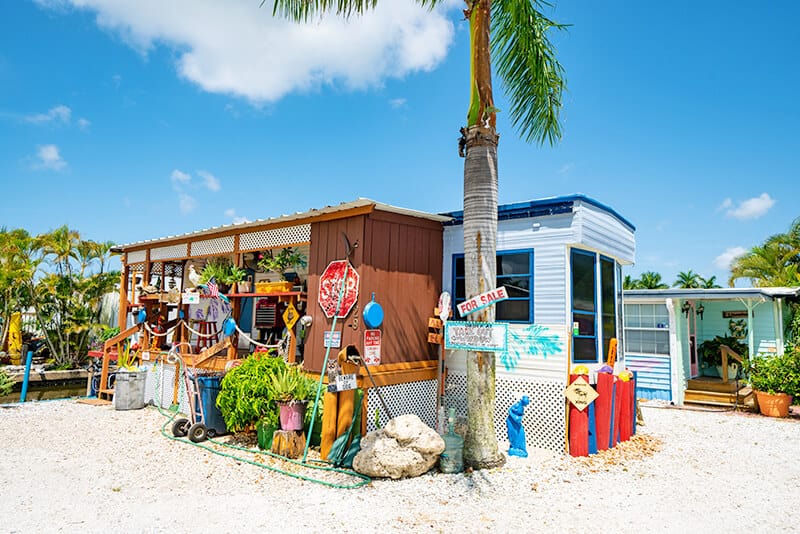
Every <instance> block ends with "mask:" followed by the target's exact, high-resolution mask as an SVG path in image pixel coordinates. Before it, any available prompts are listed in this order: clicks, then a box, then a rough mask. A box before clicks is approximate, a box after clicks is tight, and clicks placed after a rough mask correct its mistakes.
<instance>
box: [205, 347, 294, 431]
mask: <svg viewBox="0 0 800 534" xmlns="http://www.w3.org/2000/svg"><path fill="white" fill-rule="evenodd" d="M286 367H287V366H286V363H285V362H284V361H283V358H279V357H274V356H270V355H268V354H267V353H256V354H251V355H250V356H248V357H247V358H245V359H244V360H243V361H242V364H241V365H239V366H238V367H234V368H233V369H231V370H230V371H229V372H228V373H227V374H226V375H225V377H224V378H223V379H222V383H221V388H220V392H219V395H217V407H218V408H219V410H220V412H221V413H222V418H223V419H225V426H226V427H227V428H228V430H231V431H232V432H240V431H242V430H245V429H248V428H250V427H252V426H254V425H255V424H256V423H257V422H258V421H259V420H261V419H268V420H271V419H272V418H273V416H274V417H275V418H277V417H278V407H277V404H276V403H275V400H276V399H275V392H274V389H273V387H272V377H273V375H275V374H276V373H278V372H280V371H283V370H284V369H286ZM273 414H274V415H273Z"/></svg>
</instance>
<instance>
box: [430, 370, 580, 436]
mask: <svg viewBox="0 0 800 534" xmlns="http://www.w3.org/2000/svg"><path fill="white" fill-rule="evenodd" d="M445 392H446V393H445V407H446V408H450V407H453V408H455V409H456V415H459V416H462V417H466V415H467V377H466V375H464V374H457V373H453V372H450V373H449V374H448V375H447V386H446V389H445ZM495 395H496V400H495V411H494V429H495V434H496V435H497V440H498V441H499V442H500V443H508V431H507V430H506V418H507V417H508V409H509V408H510V407H511V405H513V404H514V403H515V402H517V400H518V398H519V397H521V396H522V395H527V396H528V397H529V398H530V400H531V403H530V404H529V405H528V406H527V407H526V408H525V416H524V417H523V419H522V424H523V427H524V428H525V443H526V444H527V445H528V447H539V448H543V449H550V450H553V451H557V452H563V451H564V440H565V434H564V433H565V420H564V417H565V414H564V384H562V383H560V382H554V381H529V380H512V379H508V378H505V377H502V376H498V377H497V379H496V393H495Z"/></svg>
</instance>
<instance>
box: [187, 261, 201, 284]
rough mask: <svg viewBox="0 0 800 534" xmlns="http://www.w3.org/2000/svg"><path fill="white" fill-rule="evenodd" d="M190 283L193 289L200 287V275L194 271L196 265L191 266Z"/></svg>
mask: <svg viewBox="0 0 800 534" xmlns="http://www.w3.org/2000/svg"><path fill="white" fill-rule="evenodd" d="M188 278H189V282H190V283H191V284H192V286H193V287H197V286H199V285H200V275H199V274H198V273H197V271H196V270H195V269H194V264H192V265H189V276H188Z"/></svg>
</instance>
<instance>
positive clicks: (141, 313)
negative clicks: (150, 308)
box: [136, 308, 147, 324]
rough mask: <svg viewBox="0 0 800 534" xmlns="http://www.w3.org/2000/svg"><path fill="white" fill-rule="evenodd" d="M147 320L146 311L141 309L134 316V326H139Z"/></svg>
mask: <svg viewBox="0 0 800 534" xmlns="http://www.w3.org/2000/svg"><path fill="white" fill-rule="evenodd" d="M146 320H147V311H146V310H145V309H144V308H142V309H141V310H139V313H138V314H137V316H136V324H141V323H143V322H145V321H146Z"/></svg>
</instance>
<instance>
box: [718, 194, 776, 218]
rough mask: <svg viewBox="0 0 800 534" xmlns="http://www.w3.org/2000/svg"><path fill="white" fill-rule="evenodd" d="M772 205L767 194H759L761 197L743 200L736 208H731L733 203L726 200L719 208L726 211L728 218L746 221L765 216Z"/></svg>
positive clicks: (772, 201)
mask: <svg viewBox="0 0 800 534" xmlns="http://www.w3.org/2000/svg"><path fill="white" fill-rule="evenodd" d="M774 205H775V199H774V198H772V197H771V196H769V194H767V193H761V195H759V196H757V197H753V198H748V199H747V200H743V201H742V202H740V203H739V205H738V206H736V207H734V206H733V201H732V200H731V199H729V198H726V199H725V200H724V201H723V202H722V205H721V206H720V208H721V209H726V210H727V211H726V212H725V214H726V215H727V216H728V217H733V218H734V219H739V220H741V221H744V220H747V219H758V218H759V217H761V216H762V215H764V214H766V213H767V212H768V211H769V210H770V208H772V206H774Z"/></svg>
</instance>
